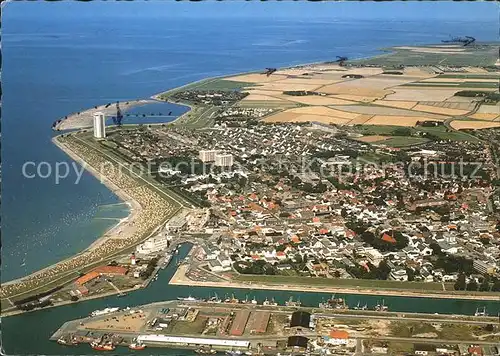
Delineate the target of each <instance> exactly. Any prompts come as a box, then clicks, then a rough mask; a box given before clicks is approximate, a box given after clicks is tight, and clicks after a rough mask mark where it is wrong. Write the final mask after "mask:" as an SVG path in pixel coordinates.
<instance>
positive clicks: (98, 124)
mask: <svg viewBox="0 0 500 356" xmlns="http://www.w3.org/2000/svg"><path fill="white" fill-rule="evenodd" d="M94 137H95V138H105V137H106V117H105V116H104V114H103V113H102V112H96V113H94Z"/></svg>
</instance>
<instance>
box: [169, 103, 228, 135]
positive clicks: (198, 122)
mask: <svg viewBox="0 0 500 356" xmlns="http://www.w3.org/2000/svg"><path fill="white" fill-rule="evenodd" d="M217 110H219V109H218V108H217V107H215V106H193V107H192V109H191V110H190V111H189V112H187V113H186V114H184V115H183V116H182V117H180V118H179V119H177V120H175V121H174V122H173V125H176V126H182V127H187V128H192V129H201V128H204V127H210V126H212V125H213V124H214V120H213V119H212V115H214V113H215V112H216V111H217Z"/></svg>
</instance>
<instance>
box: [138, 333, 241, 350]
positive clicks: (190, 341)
mask: <svg viewBox="0 0 500 356" xmlns="http://www.w3.org/2000/svg"><path fill="white" fill-rule="evenodd" d="M137 342H141V343H158V344H162V343H164V344H174V345H176V344H177V345H188V346H205V345H206V346H223V347H235V348H241V349H247V348H248V347H250V341H245V340H227V339H205V338H203V339H202V338H196V337H180V336H166V335H139V336H138V337H137Z"/></svg>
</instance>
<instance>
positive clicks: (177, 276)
mask: <svg viewBox="0 0 500 356" xmlns="http://www.w3.org/2000/svg"><path fill="white" fill-rule="evenodd" d="M187 267H188V266H186V265H181V266H179V268H178V269H177V271H176V272H175V273H174V275H173V276H172V278H171V279H170V281H169V282H168V283H169V284H171V285H177V286H196V287H215V288H236V289H258V290H276V289H277V288H278V287H279V289H280V290H286V291H293V292H317V293H333V294H335V293H341V294H358V295H375V296H391V297H410V298H411V297H413V298H432V299H463V300H483V301H498V296H495V295H466V294H439V293H431V292H429V293H426V292H417V291H405V290H389V289H386V290H384V289H364V288H363V289H361V288H360V289H357V288H339V287H311V286H304V285H297V286H294V285H287V284H279V285H278V284H260V283H242V282H211V281H204V282H200V281H193V280H191V279H189V278H187V277H186V268H187Z"/></svg>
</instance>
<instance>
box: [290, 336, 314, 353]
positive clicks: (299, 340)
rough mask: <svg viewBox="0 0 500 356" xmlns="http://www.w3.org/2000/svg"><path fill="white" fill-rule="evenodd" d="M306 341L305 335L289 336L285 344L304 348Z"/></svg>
mask: <svg viewBox="0 0 500 356" xmlns="http://www.w3.org/2000/svg"><path fill="white" fill-rule="evenodd" d="M308 343H309V339H308V338H307V337H305V336H290V337H288V342H287V344H286V346H287V347H288V348H292V349H295V350H297V349H298V350H305V349H307V344H308Z"/></svg>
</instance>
